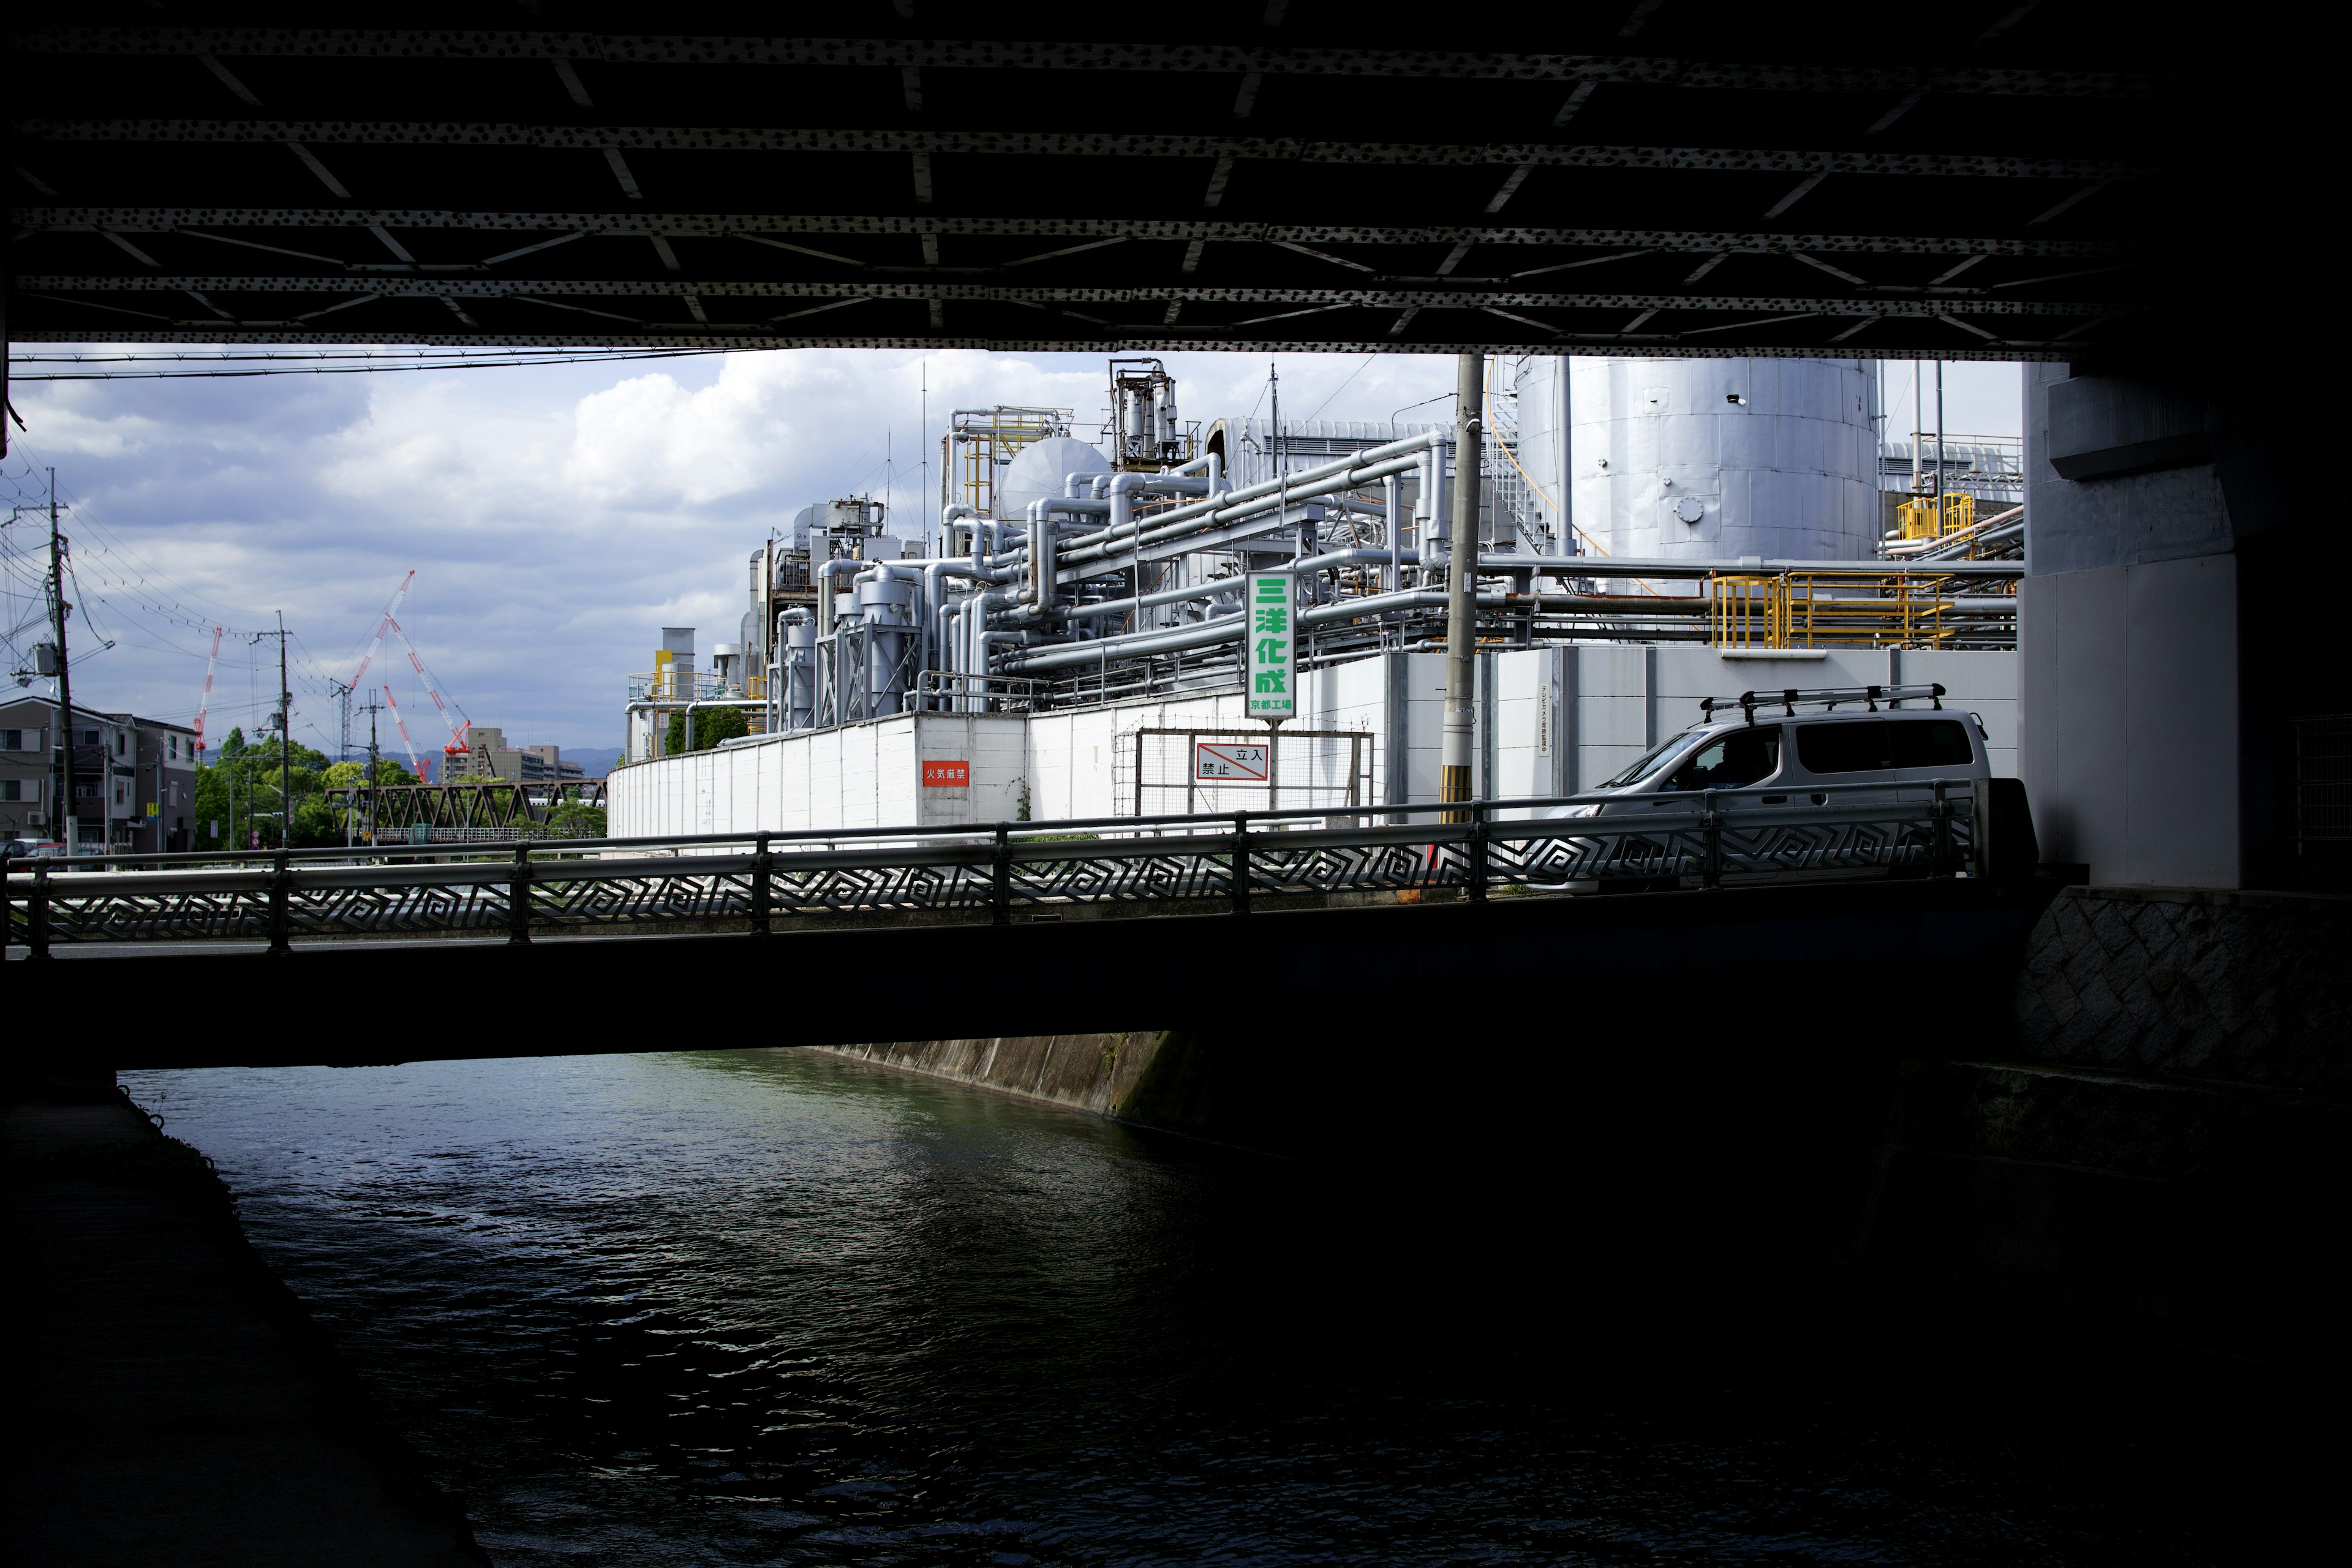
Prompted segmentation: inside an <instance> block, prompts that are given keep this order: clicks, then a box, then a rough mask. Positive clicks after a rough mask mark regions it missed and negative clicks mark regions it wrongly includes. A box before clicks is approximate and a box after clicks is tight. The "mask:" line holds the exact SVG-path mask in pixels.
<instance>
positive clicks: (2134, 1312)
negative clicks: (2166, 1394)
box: [1859, 888, 2352, 1366]
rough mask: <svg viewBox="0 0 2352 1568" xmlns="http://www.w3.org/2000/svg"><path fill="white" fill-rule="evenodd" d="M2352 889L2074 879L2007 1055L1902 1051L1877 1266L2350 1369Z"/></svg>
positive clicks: (2024, 973) (2025, 987)
mask: <svg viewBox="0 0 2352 1568" xmlns="http://www.w3.org/2000/svg"><path fill="white" fill-rule="evenodd" d="M2347 954H2352V898H2347V897H2344V896H2341V895H2326V894H2295V893H2263V892H2222V891H2208V890H2203V889H2166V888H2071V889H2067V890H2066V892H2065V894H2064V895H2063V897H2061V898H2060V899H2058V900H2056V901H2055V902H2054V903H2053V905H2052V906H2051V908H2050V909H2049V910H2048V911H2047V912H2046V913H2044V914H2043V916H2042V919H2041V921H2039V922H2038V923H2037V924H2036V925H2035V927H2034V930H2033V932H2032V936H2031V937H2030V938H2029V940H2028V942H2027V947H2026V952H2025V957H2024V962H2023V963H2022V965H2021V969H2020V971H2019V973H2017V974H2016V976H2015V977H2014V980H2013V984H2014V1001H2013V1006H2014V1012H2015V1016H2016V1020H2017V1030H2016V1036H2015V1039H2014V1042H2013V1044H2012V1045H2011V1047H2010V1048H2009V1049H2007V1050H2005V1051H2002V1052H2000V1053H1998V1058H1999V1059H1991V1060H1974V1061H1971V1060H1948V1059H1945V1060H1927V1061H1913V1062H1908V1063H1906V1064H1905V1065H1904V1068H1903V1079H1902V1082H1901V1084H1900V1086H1899V1088H1898V1090H1897V1092H1896V1095H1895V1109H1894V1113H1893V1116H1892V1117H1891V1119H1890V1125H1889V1129H1888V1133H1887V1138H1886V1142H1885V1146H1884V1149H1883V1152H1882V1158H1881V1163H1880V1167H1879V1172H1880V1173H1879V1176H1878V1179H1877V1181H1876V1182H1875V1183H1874V1186H1873V1191H1872V1195H1871V1198H1870V1203H1869V1209H1868V1212H1867V1215H1866V1217H1865V1220H1864V1225H1863V1226H1862V1229H1861V1233H1860V1234H1861V1246H1860V1248H1859V1251H1860V1255H1861V1258H1862V1260H1863V1261H1864V1263H1866V1264H1867V1265H1869V1266H1871V1267H1873V1268H1877V1269H1880V1270H1883V1271H1887V1272H1891V1273H1893V1274H1895V1275H1898V1276H1905V1277H1908V1278H1910V1279H1915V1280H1917V1281H1919V1282H1922V1283H1926V1284H1930V1285H1934V1286H1937V1287H1939V1288H1946V1289H1961V1290H1965V1291H1969V1292H1971V1293H1975V1294H1979V1295H1983V1296H1985V1297H1988V1298H1990V1299H1992V1300H1997V1301H2003V1302H2008V1303H2013V1304H2017V1305H2021V1306H2024V1307H2028V1308H2032V1309H2039V1310H2050V1311H2055V1312H2057V1313H2059V1314H2061V1315H2062V1316H2063V1317H2064V1318H2066V1319H2068V1320H2072V1321H2083V1322H2098V1323H2102V1324H2105V1325H2107V1326H2110V1327H2116V1328H2124V1329H2133V1330H2137V1331H2142V1332H2145V1333H2148V1334H2151V1335H2154V1336H2157V1337H2159V1338H2163V1339H2167V1340H2170V1341H2174V1342H2187V1343H2193V1344H2196V1345H2199V1346H2200V1347H2201V1348H2205V1349H2208V1350H2211V1351H2215V1352H2221V1353H2225V1354H2231V1355H2250V1356H2253V1357H2256V1358H2259V1359H2265V1360H2274V1359H2294V1360H2312V1361H2317V1362H2320V1363H2329V1364H2334V1365H2337V1366H2341V1365H2342V1364H2344V1363H2345V1361H2346V1359H2347V1356H2346V1351H2345V1349H2344V1346H2343V1343H2342V1335H2341V1332H2340V1325H2339V1324H2338V1323H2337V1322H2336V1318H2337V1316H2338V1308H2337V1303H2338V1301H2339V1300H2340V1293H2339V1290H2338V1289H2337V1287H2336V1284H2335V1279H2334V1277H2335V1272H2336V1268H2338V1267H2339V1266H2340V1265H2339V1262H2338V1258H2337V1254H2338V1253H2339V1252H2340V1250H2341V1247H2340V1237H2342V1235H2343V1226H2344V1225H2345V1222H2346V1220H2347V1216H2352V973H2347V971H2352V964H2348V963H2347Z"/></svg>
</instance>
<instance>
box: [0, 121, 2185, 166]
mask: <svg viewBox="0 0 2352 1568" xmlns="http://www.w3.org/2000/svg"><path fill="white" fill-rule="evenodd" d="M14 129H15V132H16V135H17V136H18V137H19V138H20V139H22V140H24V141H27V142H138V143H163V144H183V143H194V144H209V145H235V144H239V143H250V144H263V143H275V144H278V145H284V144H286V143H288V142H293V143H297V144H300V145H304V146H311V145H318V146H345V145H363V146H382V147H499V148H537V149H541V150H546V151H556V152H569V151H577V152H592V153H602V152H606V151H622V152H632V153H635V152H657V153H866V154H875V153H881V154H891V155H904V154H908V153H926V154H929V155H931V156H948V155H959V154H960V155H967V156H971V155H979V156H1006V157H1063V158H1144V159H1191V160H1205V161H1214V160H1216V159H1220V158H1234V159H1245V160H1250V161H1254V162H1261V163H1318V164H1378V165H1381V166H1394V167H1402V166H1423V167H1464V166H1486V165H1498V166H1509V167H1517V166H1519V165H1522V164H1533V165H1535V166H1537V167H1540V168H1557V169H1641V170H1653V171H1675V172H1711V173H1766V174H1877V175H1891V176H1900V177H1922V176H1925V177H1935V178H1945V179H2020V180H2080V181H2097V180H2154V179H2158V178H2160V177H2161V176H2162V174H2163V170H2162V169H2161V168H2159V167H2158V165H2155V164H2147V163H2116V162H2109V161H2105V160H2100V159H2089V158H2014V157H2005V156H2000V155H1994V154H1983V153H1846V152H1835V151H1811V152H1809V151H1803V150H1796V149H1769V148H1747V147H1581V146H1561V145H1556V144H1553V143H1549V142H1463V143H1423V142H1314V141H1307V140H1304V139H1301V138H1297V137H1287V136H1266V137H1259V136H1181V135H1152V134H1143V133H1132V132H1089V131H1035V132H1030V131H901V130H833V131H827V130H795V129H790V128H784V127H774V126H764V127H763V126H694V125H611V126H581V125H531V124H520V123H512V122H495V121H451V120H415V121H408V120H352V121H335V120H128V119H112V120H40V119H36V120H20V121H16V124H15V126H14Z"/></svg>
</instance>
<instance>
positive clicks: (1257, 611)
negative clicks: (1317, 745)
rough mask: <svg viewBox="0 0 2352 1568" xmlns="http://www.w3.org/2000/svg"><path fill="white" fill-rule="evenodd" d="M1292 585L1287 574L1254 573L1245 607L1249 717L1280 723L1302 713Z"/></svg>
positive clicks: (1245, 649)
mask: <svg viewBox="0 0 2352 1568" xmlns="http://www.w3.org/2000/svg"><path fill="white" fill-rule="evenodd" d="M1290 584H1291V577H1290V574H1289V573H1287V572H1254V573H1252V574H1250V580H1249V600H1248V602H1247V603H1246V604H1245V605H1244V606H1243V613H1244V614H1245V615H1246V616H1249V632H1248V636H1247V638H1246V640H1245V641H1244V644H1243V647H1244V651H1245V652H1246V653H1247V655H1248V666H1247V673H1248V680H1249V684H1248V686H1247V687H1246V688H1245V690H1246V692H1247V695H1248V698H1249V710H1248V711H1249V716H1250V717H1251V718H1253V719H1264V720H1265V721H1268V722H1270V723H1276V724H1278V723H1280V722H1282V721H1284V720H1285V719H1289V718H1294V717H1296V716H1297V712H1298V695H1297V691H1295V690H1294V689H1293V688H1294V687H1295V686H1296V684H1297V682H1296V681H1295V680H1294V679H1292V677H1293V675H1294V673H1295V670H1294V668H1293V666H1294V663H1295V661H1294V659H1293V658H1292V654H1293V652H1294V651H1295V649H1296V647H1297V644H1296V642H1295V640H1294V624H1295V623H1296V621H1297V616H1295V615H1294V614H1292V610H1291V603H1290Z"/></svg>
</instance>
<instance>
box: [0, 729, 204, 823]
mask: <svg viewBox="0 0 2352 1568" xmlns="http://www.w3.org/2000/svg"><path fill="white" fill-rule="evenodd" d="M69 728H70V731H71V739H72V744H73V749H74V750H73V763H74V803H73V804H74V811H73V816H74V818H75V821H76V822H77V823H78V824H79V829H78V833H79V838H80V841H81V842H82V843H84V844H86V845H89V846H91V847H103V848H107V849H111V850H114V851H116V852H118V853H122V854H155V853H162V852H166V851H172V850H181V849H188V848H192V847H194V833H193V828H194V820H193V819H194V813H195V801H196V744H195V742H196V736H195V731H194V730H192V729H190V728H188V727H187V726H186V725H184V724H172V723H166V722H163V721H159V720H152V719H142V718H140V717H139V716H137V715H136V714H132V713H102V712H99V711H97V710H91V709H86V708H82V707H79V706H76V708H75V709H74V710H73V722H72V724H71V725H70V726H69ZM59 740H60V735H59V726H58V704H57V702H56V700H54V699H51V698H45V697H30V696H19V697H16V698H12V699H9V700H0V837H5V838H31V839H37V840H45V841H47V840H58V839H62V838H63V837H65V813H64V812H63V811H62V810H60V809H59V807H58V792H59V791H60V790H61V789H62V788H63V787H64V779H65V759H64V755H63V753H62V752H61V751H60V750H59V744H58V742H59Z"/></svg>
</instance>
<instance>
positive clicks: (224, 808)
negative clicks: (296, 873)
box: [191, 730, 415, 850]
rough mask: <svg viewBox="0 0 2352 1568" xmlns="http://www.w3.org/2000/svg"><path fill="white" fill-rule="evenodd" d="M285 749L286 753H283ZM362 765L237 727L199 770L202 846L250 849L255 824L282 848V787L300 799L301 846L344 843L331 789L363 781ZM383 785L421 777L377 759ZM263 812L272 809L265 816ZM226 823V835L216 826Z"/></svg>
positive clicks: (265, 842) (266, 841)
mask: <svg viewBox="0 0 2352 1568" xmlns="http://www.w3.org/2000/svg"><path fill="white" fill-rule="evenodd" d="M281 752H282V755H281ZM361 771H362V764H360V763H329V762H328V761H327V757H326V753H325V752H314V751H312V750H311V749H310V747H308V746H300V745H297V746H291V747H281V745H280V744H279V743H278V741H277V740H276V739H275V738H274V737H265V738H264V739H263V740H262V741H261V742H257V743H253V744H248V743H247V742H246V739H245V735H244V732H243V731H237V730H231V731H229V737H228V740H227V741H226V742H225V743H224V744H223V745H222V747H221V752H220V756H219V758H218V759H217V760H216V761H215V762H214V763H212V764H211V765H210V766H208V767H205V768H204V769H203V770H201V771H200V772H199V773H197V774H196V799H195V810H194V813H193V815H192V816H191V821H192V822H193V824H194V844H195V847H196V848H197V849H198V850H220V849H232V850H233V849H242V848H244V847H246V846H247V843H248V842H249V841H250V839H249V835H250V834H251V832H252V830H253V829H255V828H258V829H260V831H261V847H263V848H265V849H275V848H277V847H278V844H279V841H280V829H279V826H278V824H279V822H280V821H281V818H280V817H279V816H278V812H279V811H280V810H281V809H282V808H281V805H280V802H279V799H278V791H279V789H280V788H281V787H285V788H289V789H290V791H291V793H292V795H293V797H294V809H293V820H294V840H293V842H294V847H296V848H298V849H300V848H312V847H325V846H330V845H337V844H341V842H342V841H343V826H344V823H343V814H342V813H340V812H335V811H331V810H330V809H329V808H328V805H327V800H326V792H327V791H328V790H329V789H330V788H336V789H347V788H349V787H351V786H352V784H356V783H357V782H358V781H359V778H360V774H361ZM376 776H377V781H378V782H379V783H382V784H410V783H413V782H415V781H414V780H413V779H412V778H411V777H410V775H409V773H408V770H407V769H405V768H404V767H402V766H401V765H400V764H399V763H392V762H383V763H377V765H376ZM257 813H267V814H268V815H266V816H257V815H256V814H257ZM215 822H217V823H219V824H220V827H221V831H220V833H219V834H218V836H215V835H214V834H213V832H212V826H213V824H214V823H215Z"/></svg>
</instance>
